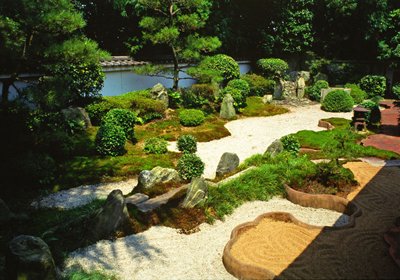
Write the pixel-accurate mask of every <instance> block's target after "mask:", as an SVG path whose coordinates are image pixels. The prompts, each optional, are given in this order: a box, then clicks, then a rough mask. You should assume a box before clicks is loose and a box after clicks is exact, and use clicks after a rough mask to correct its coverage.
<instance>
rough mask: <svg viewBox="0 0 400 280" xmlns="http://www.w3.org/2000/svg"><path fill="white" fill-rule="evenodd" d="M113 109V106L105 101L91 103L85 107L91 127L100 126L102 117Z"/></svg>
mask: <svg viewBox="0 0 400 280" xmlns="http://www.w3.org/2000/svg"><path fill="white" fill-rule="evenodd" d="M114 108H116V106H115V104H112V103H111V102H108V101H107V100H104V101H100V102H96V103H92V104H89V105H88V106H86V107H85V109H86V112H87V113H88V115H89V117H90V121H91V122H92V124H93V125H100V123H101V120H102V119H103V117H104V116H105V115H106V114H107V113H108V112H109V111H110V110H112V109H114Z"/></svg>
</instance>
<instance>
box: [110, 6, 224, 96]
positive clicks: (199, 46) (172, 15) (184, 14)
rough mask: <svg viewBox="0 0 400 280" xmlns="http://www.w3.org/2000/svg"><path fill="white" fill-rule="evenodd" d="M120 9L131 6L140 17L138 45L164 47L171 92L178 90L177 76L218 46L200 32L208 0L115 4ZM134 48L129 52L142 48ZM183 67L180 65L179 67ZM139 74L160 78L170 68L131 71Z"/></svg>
mask: <svg viewBox="0 0 400 280" xmlns="http://www.w3.org/2000/svg"><path fill="white" fill-rule="evenodd" d="M116 3H117V4H118V5H119V6H120V7H127V5H131V6H132V5H133V6H134V10H135V11H136V12H137V14H138V15H139V16H140V17H141V20H140V22H139V26H140V27H141V29H142V38H141V40H140V43H141V44H144V43H147V42H149V43H151V44H152V45H163V46H167V47H168V48H169V50H170V55H171V58H172V60H173V69H172V80H173V88H174V89H175V90H177V89H178V88H179V81H180V80H181V79H182V78H180V75H179V74H180V73H181V72H184V70H183V68H185V67H188V66H190V65H191V64H192V63H195V62H197V61H199V60H200V59H201V57H202V55H203V54H206V53H210V52H213V51H215V50H216V49H217V48H218V47H220V45H221V43H220V41H219V39H218V38H217V37H209V36H202V35H201V34H200V31H201V29H202V28H203V27H204V26H205V24H206V21H207V19H208V17H209V15H210V7H211V2H210V1H209V0H117V1H116ZM141 44H138V45H136V46H134V48H133V50H137V49H138V48H141V47H142V45H141ZM182 62H183V63H186V65H184V66H183V65H182V64H181V63H182ZM135 71H136V72H138V73H140V74H146V75H151V76H162V77H165V78H170V76H168V75H165V74H167V73H170V72H171V69H170V68H166V67H162V66H159V65H146V66H143V67H141V68H137V69H136V70H135Z"/></svg>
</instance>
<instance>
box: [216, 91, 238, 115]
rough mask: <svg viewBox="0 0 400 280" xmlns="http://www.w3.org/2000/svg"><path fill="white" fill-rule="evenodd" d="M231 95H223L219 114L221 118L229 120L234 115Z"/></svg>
mask: <svg viewBox="0 0 400 280" xmlns="http://www.w3.org/2000/svg"><path fill="white" fill-rule="evenodd" d="M233 102H234V100H233V97H232V96H231V95H230V94H227V95H225V96H224V99H222V104H221V110H220V112H219V115H220V117H221V118H223V119H226V120H231V119H233V118H234V117H236V111H235V107H234V106H233Z"/></svg>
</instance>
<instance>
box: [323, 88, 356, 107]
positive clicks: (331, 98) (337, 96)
mask: <svg viewBox="0 0 400 280" xmlns="http://www.w3.org/2000/svg"><path fill="white" fill-rule="evenodd" d="M353 106H354V101H353V98H351V96H350V94H348V93H347V92H346V91H344V90H334V91H332V92H330V93H328V94H327V96H326V97H325V99H324V101H323V102H322V109H323V110H325V111H328V112H350V111H351V110H352V109H353Z"/></svg>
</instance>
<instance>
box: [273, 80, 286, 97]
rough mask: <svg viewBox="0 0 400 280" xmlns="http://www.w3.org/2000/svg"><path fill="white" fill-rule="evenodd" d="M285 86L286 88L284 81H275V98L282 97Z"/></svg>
mask: <svg viewBox="0 0 400 280" xmlns="http://www.w3.org/2000/svg"><path fill="white" fill-rule="evenodd" d="M283 88H284V81H282V80H280V81H279V82H277V83H275V88H274V99H282V97H283Z"/></svg>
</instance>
